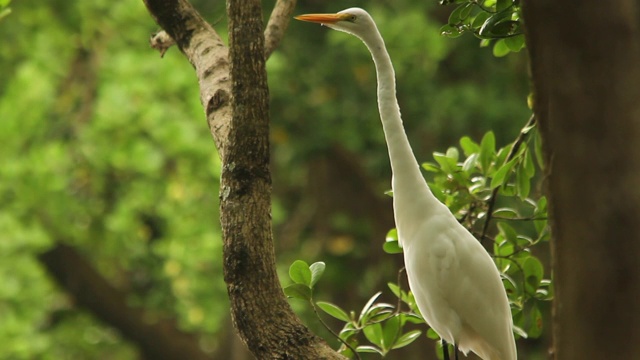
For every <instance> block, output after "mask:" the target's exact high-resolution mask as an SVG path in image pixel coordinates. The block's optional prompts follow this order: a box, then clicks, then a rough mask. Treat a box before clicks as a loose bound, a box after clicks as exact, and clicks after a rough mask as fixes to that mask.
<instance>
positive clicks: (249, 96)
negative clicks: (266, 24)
mask: <svg viewBox="0 0 640 360" xmlns="http://www.w3.org/2000/svg"><path fill="white" fill-rule="evenodd" d="M227 15H228V18H229V46H230V51H229V57H230V63H231V79H232V87H231V89H232V114H233V116H232V120H231V125H230V127H229V129H230V130H229V138H228V142H227V145H228V148H227V149H226V151H225V155H224V156H223V161H222V163H223V169H222V182H221V190H220V198H221V203H220V209H221V211H220V213H221V221H222V229H223V237H224V276H225V282H226V283H227V289H228V291H229V298H230V299H231V314H232V319H233V321H234V324H235V326H236V328H237V329H238V331H239V333H240V336H241V338H242V339H243V340H244V341H245V342H246V343H247V345H248V347H249V349H250V350H251V352H252V353H253V354H254V355H255V356H256V358H258V359H334V358H335V359H338V358H341V357H340V356H339V355H338V354H337V353H335V352H334V351H333V350H332V349H331V348H329V347H328V346H327V345H326V343H325V342H324V341H322V340H321V339H319V338H318V337H316V336H315V335H314V334H313V333H311V332H310V331H309V330H308V329H307V328H306V327H305V326H304V325H302V323H301V322H300V321H299V319H298V318H297V317H296V315H295V314H294V313H293V311H292V309H291V307H290V306H289V303H288V301H287V299H286V297H285V296H284V293H283V291H282V288H281V286H280V282H279V280H278V276H277V273H276V266H275V255H274V247H273V240H272V232H271V216H270V214H271V210H270V209H271V175H270V170H269V113H268V110H269V108H268V104H269V92H268V87H267V76H266V70H265V56H264V38H263V35H262V31H263V24H262V10H261V3H260V1H259V0H247V1H229V2H228V3H227Z"/></svg>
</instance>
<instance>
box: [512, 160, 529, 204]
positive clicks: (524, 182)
mask: <svg viewBox="0 0 640 360" xmlns="http://www.w3.org/2000/svg"><path fill="white" fill-rule="evenodd" d="M529 191H531V179H530V177H529V175H527V170H526V169H525V167H524V166H520V167H518V169H517V171H516V193H517V194H518V196H519V197H520V199H522V200H524V199H526V198H527V196H529Z"/></svg>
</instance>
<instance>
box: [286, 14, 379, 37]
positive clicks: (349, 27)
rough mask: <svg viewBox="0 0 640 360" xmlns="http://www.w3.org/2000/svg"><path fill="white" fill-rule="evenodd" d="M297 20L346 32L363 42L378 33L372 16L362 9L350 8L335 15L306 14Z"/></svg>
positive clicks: (297, 17)
mask: <svg viewBox="0 0 640 360" xmlns="http://www.w3.org/2000/svg"><path fill="white" fill-rule="evenodd" d="M295 18H296V19H297V20H302V21H309V22H314V23H318V24H322V25H325V26H328V27H330V28H332V29H335V30H339V31H344V32H346V33H349V34H352V35H355V36H357V37H359V38H360V39H363V40H364V39H365V38H366V37H367V36H369V35H371V34H372V33H375V32H377V28H376V24H375V23H374V22H373V19H372V18H371V15H369V13H368V12H366V11H364V10H363V9H360V8H350V9H346V10H342V11H340V12H338V13H335V14H305V15H300V16H296V17H295Z"/></svg>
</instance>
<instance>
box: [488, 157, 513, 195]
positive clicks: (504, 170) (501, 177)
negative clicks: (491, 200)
mask: <svg viewBox="0 0 640 360" xmlns="http://www.w3.org/2000/svg"><path fill="white" fill-rule="evenodd" d="M517 160H518V159H517V158H514V159H511V161H509V162H508V163H506V164H504V165H502V166H501V167H500V168H499V169H498V170H497V171H496V172H495V174H493V177H492V178H491V189H495V188H497V187H499V186H502V185H503V184H504V183H505V182H507V181H508V175H509V173H510V171H511V169H512V168H513V165H515V163H516V161H517Z"/></svg>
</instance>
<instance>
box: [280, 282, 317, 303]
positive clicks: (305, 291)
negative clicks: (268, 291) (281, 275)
mask: <svg viewBox="0 0 640 360" xmlns="http://www.w3.org/2000/svg"><path fill="white" fill-rule="evenodd" d="M284 294H285V295H287V296H288V297H290V298H294V299H300V300H306V301H309V300H311V288H310V287H308V286H306V285H302V284H292V285H289V286H287V287H285V288H284Z"/></svg>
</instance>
